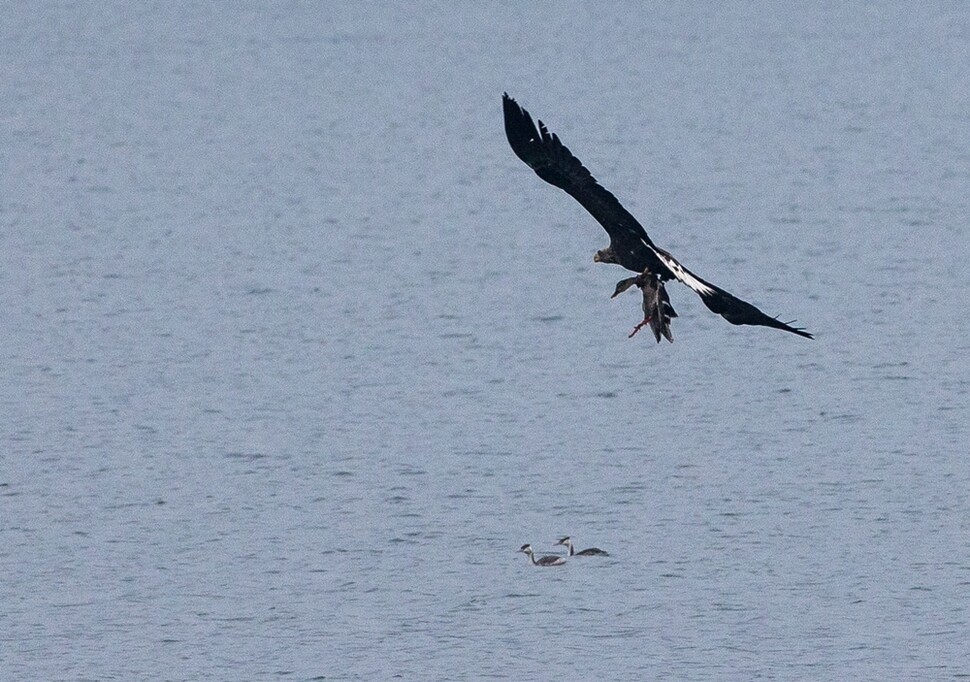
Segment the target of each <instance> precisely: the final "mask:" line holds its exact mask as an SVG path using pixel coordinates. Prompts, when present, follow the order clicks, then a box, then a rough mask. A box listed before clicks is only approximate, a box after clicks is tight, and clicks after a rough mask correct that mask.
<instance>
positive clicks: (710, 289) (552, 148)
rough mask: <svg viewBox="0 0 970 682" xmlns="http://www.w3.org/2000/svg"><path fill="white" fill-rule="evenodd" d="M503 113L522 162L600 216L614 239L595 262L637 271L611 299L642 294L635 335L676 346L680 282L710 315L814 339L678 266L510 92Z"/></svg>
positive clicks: (503, 100)
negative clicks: (676, 286)
mask: <svg viewBox="0 0 970 682" xmlns="http://www.w3.org/2000/svg"><path fill="white" fill-rule="evenodd" d="M502 108H503V111H504V114H505V135H506V137H508V140H509V144H510V145H511V146H512V151H513V152H515V155H516V156H518V157H519V158H520V159H522V160H523V161H524V162H525V163H526V165H527V166H529V167H530V168H531V169H532V170H534V171H535V173H536V175H538V176H539V177H540V178H542V179H543V180H545V181H546V182H548V183H549V184H551V185H555V186H556V187H558V188H560V189H562V190H564V191H565V192H566V193H567V194H569V195H570V196H571V197H573V198H574V199H575V200H576V201H578V202H579V203H580V204H582V205H583V208H585V209H586V210H587V211H589V212H590V214H591V215H592V216H593V217H594V218H596V220H597V221H598V222H599V224H600V225H602V226H603V228H604V229H605V230H606V233H607V234H608V235H609V237H610V243H609V246H607V247H606V248H605V249H600V250H599V251H597V252H596V253H595V254H594V256H593V260H594V261H595V262H597V263H615V264H617V265H621V266H623V267H624V268H626V269H627V270H632V271H633V272H635V273H637V274H636V276H635V277H628V278H626V279H622V280H620V281H619V282H617V284H616V289H615V291H614V292H613V296H612V297H611V298H615V297H616V296H618V295H619V294H621V293H623V292H624V291H626V290H627V289H629V288H630V287H632V286H636V287H637V288H638V289H640V291H641V292H642V294H643V321H642V322H640V323H639V324H638V325H637V326H636V327H635V328H634V330H633V331H632V332H631V333H630V336H631V337H632V336H633V335H634V334H636V333H637V332H638V331H640V329H642V328H643V327H645V326H647V325H650V328H651V330H652V331H653V334H654V336H655V337H656V339H657V343H659V342H660V338H661V337H664V338H666V339H667V340H668V341H670V342H673V335H672V334H671V333H670V320H671V318H673V317H677V313H676V312H675V311H674V309H673V306H671V304H670V297H669V296H668V295H667V289H666V287H665V286H664V283H665V282H668V281H670V280H672V279H676V280H677V281H678V282H681V283H682V284H685V285H687V286H688V287H689V288H690V289H692V290H693V291H694V292H695V293H697V295H698V296H700V297H701V300H702V301H703V302H704V305H706V306H707V307H708V308H709V309H710V310H711V312H714V313H717V314H718V315H720V316H721V317H723V318H724V319H725V320H727V321H728V322H730V323H731V324H736V325H741V324H750V325H760V326H763V327H772V328H774V329H782V330H784V331H786V332H791V333H792V334H797V335H799V336H802V337H805V338H807V339H811V338H813V336H812V335H811V334H810V333H809V332H807V331H805V330H804V329H801V328H799V327H793V326H791V325H792V324H793V322H794V321H792V322H782V321H781V320H779V319H778V318H776V317H771V316H769V315H766V314H765V313H763V312H761V311H760V310H758V308H756V307H755V306H753V305H751V304H750V303H748V302H747V301H742V300H741V299H740V298H738V297H737V296H734V295H733V294H731V293H728V292H727V291H725V290H724V289H722V288H720V287H718V286H716V285H714V284H711V283H710V282H708V281H707V280H705V279H702V278H701V277H699V276H697V275H695V274H694V273H693V272H691V271H690V270H688V269H687V268H685V267H684V266H683V265H681V264H680V261H678V260H677V259H676V258H674V257H673V256H672V255H671V254H670V253H669V252H668V251H665V250H664V249H662V248H660V247H659V246H657V245H656V244H654V243H653V241H652V240H651V239H650V237H649V236H648V235H647V231H646V230H645V229H643V226H642V225H640V223H639V222H637V219H636V218H634V217H633V216H632V215H631V214H630V212H629V211H627V210H626V209H625V208H623V206H622V204H620V202H619V201H618V200H617V198H616V197H615V196H613V194H612V193H610V191H609V190H607V189H606V188H604V187H603V186H602V185H600V184H599V183H598V182H597V181H596V178H594V177H593V175H592V174H591V173H590V172H589V171H588V170H587V169H586V167H585V166H584V165H583V164H582V162H581V161H580V160H579V159H577V158H576V157H575V156H573V154H572V152H570V151H569V149H568V148H567V147H566V145H564V144H563V143H562V142H560V141H559V137H558V136H557V135H555V134H550V132H549V130H548V129H547V128H546V126H545V124H544V123H543V122H542V121H539V126H538V127H536V124H535V123H534V122H533V120H532V116H531V115H530V114H529V112H528V111H526V110H525V109H524V108H523V107H522V106H521V105H519V104H518V103H517V102H516V101H515V100H514V99H512V98H511V97H509V95H508V93H505V94H503V95H502Z"/></svg>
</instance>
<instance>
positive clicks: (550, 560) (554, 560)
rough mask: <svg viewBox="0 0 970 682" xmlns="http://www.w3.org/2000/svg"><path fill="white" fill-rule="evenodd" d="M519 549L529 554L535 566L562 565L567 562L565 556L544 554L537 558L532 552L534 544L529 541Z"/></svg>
mask: <svg viewBox="0 0 970 682" xmlns="http://www.w3.org/2000/svg"><path fill="white" fill-rule="evenodd" d="M519 551H520V552H524V553H526V554H528V555H529V558H530V559H532V563H533V565H535V566H562V565H563V564H564V563H566V560H565V559H564V558H563V557H561V556H555V555H549V556H542V557H539V558H538V559H536V555H535V554H534V553H533V552H532V545H530V544H529V543H526V544H524V545H522V547H520V548H519Z"/></svg>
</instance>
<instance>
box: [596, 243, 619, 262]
mask: <svg viewBox="0 0 970 682" xmlns="http://www.w3.org/2000/svg"><path fill="white" fill-rule="evenodd" d="M593 262H594V263H616V255H615V254H614V253H613V248H612V247H609V246H607V247H606V248H605V249H600V250H599V251H597V252H596V253H594V254H593Z"/></svg>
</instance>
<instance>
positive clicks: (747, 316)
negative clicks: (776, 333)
mask: <svg viewBox="0 0 970 682" xmlns="http://www.w3.org/2000/svg"><path fill="white" fill-rule="evenodd" d="M652 248H653V250H654V253H656V254H657V258H659V259H660V262H661V263H663V264H664V266H665V267H666V268H667V269H668V270H670V272H671V273H672V274H673V276H674V278H675V279H676V280H677V281H678V282H680V283H682V284H685V285H687V287H689V288H690V289H692V290H693V291H694V292H696V293H697V295H698V296H700V297H701V300H702V301H704V305H706V306H707V307H708V309H709V310H710V311H711V312H713V313H717V314H718V315H720V316H721V317H723V318H724V319H725V320H727V321H728V322H730V323H731V324H739V325H740V324H751V325H757V326H762V327H773V328H774V329H783V330H785V331H786V332H791V333H792V334H798V335H799V336H804V337H805V338H807V339H811V338H814V337H813V336H812V335H811V334H809V333H808V332H807V331H805V330H804V329H801V328H799V327H792V326H791V323H785V322H782V321H781V320H779V319H777V318H775V317H771V316H769V315H765V314H764V313H763V312H761V311H760V310H758V309H757V308H755V307H754V306H753V305H751V304H750V303H748V302H747V301H742V300H741V299H740V298H738V297H737V296H735V295H733V294H731V293H729V292H727V291H725V290H724V289H722V288H721V287H719V286H716V285H714V284H711V283H710V282H708V281H707V280H704V279H701V278H700V277H698V276H697V275H695V274H694V273H693V272H691V271H690V270H688V269H687V268H685V267H684V266H683V265H681V264H680V262H679V261H678V260H677V259H676V258H674V257H673V256H671V255H670V254H669V253H667V252H666V251H664V250H663V249H661V248H659V247H656V246H654V247H652ZM793 321H794V320H793Z"/></svg>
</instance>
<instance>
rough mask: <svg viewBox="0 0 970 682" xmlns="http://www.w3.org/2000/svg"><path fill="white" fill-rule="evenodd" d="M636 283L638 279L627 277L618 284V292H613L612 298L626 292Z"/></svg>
mask: <svg viewBox="0 0 970 682" xmlns="http://www.w3.org/2000/svg"><path fill="white" fill-rule="evenodd" d="M636 282H637V278H636V277H627V278H626V279H621V280H620V281H619V282H617V283H616V291H614V292H613V295H612V296H610V298H616V297H617V296H619V295H620V294H622V293H623V292H624V291H626V290H627V289H629V288H630V287H632V286H633V285H634V284H636Z"/></svg>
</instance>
